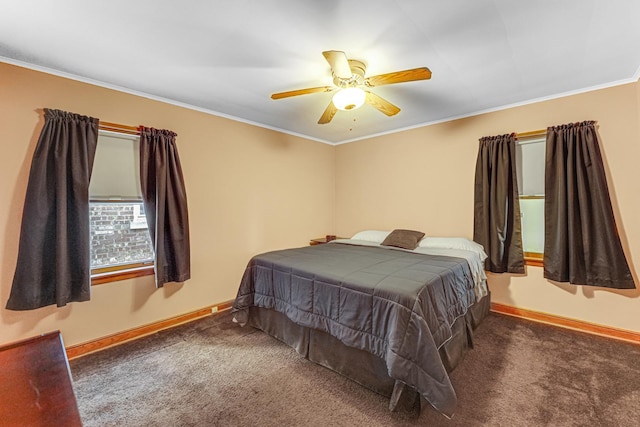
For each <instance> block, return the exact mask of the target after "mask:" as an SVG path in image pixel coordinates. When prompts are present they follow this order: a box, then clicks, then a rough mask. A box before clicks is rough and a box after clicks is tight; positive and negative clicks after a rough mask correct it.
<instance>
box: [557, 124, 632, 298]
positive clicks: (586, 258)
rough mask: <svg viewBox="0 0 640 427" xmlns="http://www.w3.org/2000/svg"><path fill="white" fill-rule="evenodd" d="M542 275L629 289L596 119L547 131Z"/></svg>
mask: <svg viewBox="0 0 640 427" xmlns="http://www.w3.org/2000/svg"><path fill="white" fill-rule="evenodd" d="M544 213H545V218H546V221H545V236H544V238H545V242H544V277H546V278H547V279H551V280H555V281H558V282H570V283H573V284H577V285H593V286H603V287H607V288H618V289H633V288H635V283H634V281H633V277H632V275H631V271H630V270H629V265H628V264H627V260H626V258H625V256H624V252H623V250H622V244H621V243H620V238H619V236H618V232H617V229H616V224H615V220H614V217H613V209H612V207H611V200H610V198H609V188H608V187H607V181H606V177H605V172H604V165H603V162H602V156H601V155H600V147H599V142H598V133H597V131H596V128H595V122H593V121H587V122H582V123H575V124H568V125H562V126H556V127H550V128H548V129H547V152H546V169H545V212H544Z"/></svg>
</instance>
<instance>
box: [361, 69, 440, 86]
mask: <svg viewBox="0 0 640 427" xmlns="http://www.w3.org/2000/svg"><path fill="white" fill-rule="evenodd" d="M430 78H431V70H429V69H428V68H427V67H420V68H413V69H411V70H404V71H395V72H393V73H387V74H379V75H377V76H371V77H369V78H367V79H365V85H367V86H371V87H373V86H382V85H390V84H393V83H404V82H412V81H415V80H428V79H430Z"/></svg>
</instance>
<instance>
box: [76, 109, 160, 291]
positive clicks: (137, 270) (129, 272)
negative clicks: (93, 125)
mask: <svg viewBox="0 0 640 427" xmlns="http://www.w3.org/2000/svg"><path fill="white" fill-rule="evenodd" d="M99 131H104V132H106V133H120V134H124V135H136V136H138V137H139V136H140V131H139V128H137V127H133V126H126V125H121V124H118V123H109V122H102V121H101V122H100V124H99ZM92 202H100V203H105V202H114V203H122V202H142V199H125V198H119V199H99V198H92V199H89V203H92ZM135 219H136V218H134V220H135ZM154 274H155V260H153V259H152V260H148V261H143V262H135V263H127V264H119V265H112V266H108V267H98V268H92V269H91V270H90V276H91V286H95V285H101V284H104V283H112V282H117V281H121V280H126V279H133V278H135V277H142V276H151V275H154Z"/></svg>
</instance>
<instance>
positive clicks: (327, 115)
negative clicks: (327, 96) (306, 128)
mask: <svg viewBox="0 0 640 427" xmlns="http://www.w3.org/2000/svg"><path fill="white" fill-rule="evenodd" d="M337 111H338V109H337V108H336V106H335V105H333V101H331V102H329V105H327V108H326V109H325V110H324V113H322V116H321V117H320V120H318V124H319V125H324V124H327V123H329V122H330V121H331V119H333V116H335V115H336V112H337Z"/></svg>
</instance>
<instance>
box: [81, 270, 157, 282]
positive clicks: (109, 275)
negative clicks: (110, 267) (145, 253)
mask: <svg viewBox="0 0 640 427" xmlns="http://www.w3.org/2000/svg"><path fill="white" fill-rule="evenodd" d="M153 274H154V268H153V265H147V266H144V267H135V268H127V269H123V270H116V271H108V272H104V273H96V274H92V275H91V286H94V285H102V284H104V283H111V282H117V281H120V280H126V279H133V278H134V277H142V276H151V275H153Z"/></svg>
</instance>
